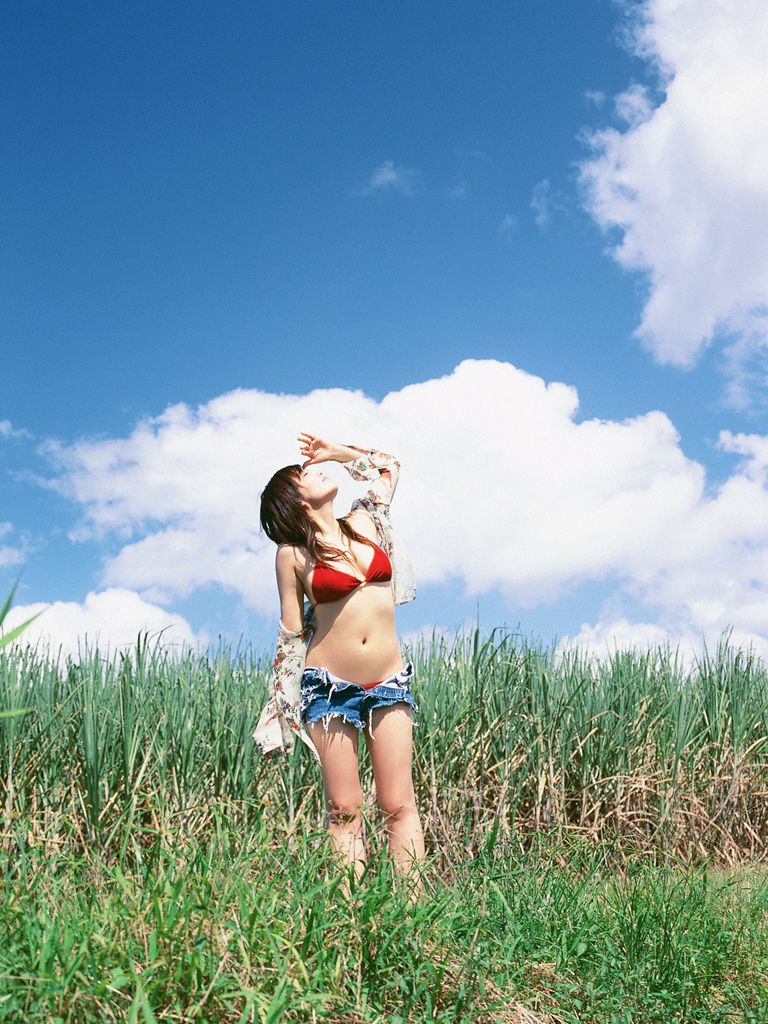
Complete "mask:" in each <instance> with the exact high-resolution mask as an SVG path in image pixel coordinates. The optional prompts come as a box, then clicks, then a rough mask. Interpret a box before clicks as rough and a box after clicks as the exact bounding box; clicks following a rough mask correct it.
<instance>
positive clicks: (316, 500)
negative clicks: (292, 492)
mask: <svg viewBox="0 0 768 1024" xmlns="http://www.w3.org/2000/svg"><path fill="white" fill-rule="evenodd" d="M296 489H297V490H298V492H299V494H300V495H301V497H302V498H303V499H304V501H306V502H307V503H308V504H309V505H310V506H311V507H312V508H318V507H319V506H320V505H323V504H324V503H325V502H326V501H329V500H333V498H334V497H335V495H336V492H337V491H338V489H339V486H338V484H336V483H334V482H333V480H331V478H330V477H328V476H326V475H325V473H324V472H323V471H322V469H320V467H319V466H307V468H306V469H302V470H301V473H300V475H299V481H298V483H297V484H296Z"/></svg>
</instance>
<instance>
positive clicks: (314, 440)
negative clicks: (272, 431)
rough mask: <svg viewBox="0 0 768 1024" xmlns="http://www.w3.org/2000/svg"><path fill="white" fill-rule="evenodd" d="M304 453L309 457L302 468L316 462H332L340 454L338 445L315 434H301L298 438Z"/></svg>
mask: <svg viewBox="0 0 768 1024" xmlns="http://www.w3.org/2000/svg"><path fill="white" fill-rule="evenodd" d="M297 440H298V442H299V447H300V449H301V454H302V455H307V456H309V458H308V459H307V461H306V462H304V463H302V467H301V468H302V469H306V468H307V466H313V465H314V464H315V463H316V462H330V461H331V460H333V459H335V458H336V456H337V455H338V453H339V452H338V445H335V444H330V442H328V441H324V440H323V439H322V438H321V437H317V435H315V434H299V436H298V438H297Z"/></svg>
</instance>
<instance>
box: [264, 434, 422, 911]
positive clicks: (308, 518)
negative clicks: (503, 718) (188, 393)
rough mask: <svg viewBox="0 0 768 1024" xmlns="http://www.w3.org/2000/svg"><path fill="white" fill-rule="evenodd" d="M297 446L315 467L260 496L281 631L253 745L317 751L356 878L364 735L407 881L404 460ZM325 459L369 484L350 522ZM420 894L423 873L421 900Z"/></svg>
mask: <svg viewBox="0 0 768 1024" xmlns="http://www.w3.org/2000/svg"><path fill="white" fill-rule="evenodd" d="M298 440H299V442H300V449H301V452H302V454H303V455H304V456H307V460H306V462H304V463H303V465H298V464H297V465H292V466H285V467H284V468H283V469H280V470H278V471H277V473H275V474H274V476H273V477H272V479H271V480H270V481H269V483H268V484H267V486H266V487H265V489H264V491H263V492H262V495H261V524H262V527H263V529H264V532H265V533H266V534H267V536H268V537H269V538H270V539H271V540H273V541H275V543H276V544H277V545H278V548H277V553H276V559H275V567H276V573H277V586H278V591H279V594H280V629H279V635H278V645H277V657H276V658H275V673H274V675H273V678H272V681H271V686H270V701H269V703H268V704H267V706H266V707H265V708H264V711H263V712H262V715H261V718H260V719H259V724H258V726H257V728H256V732H255V733H254V738H255V739H256V741H257V743H258V744H259V746H260V747H261V750H262V752H263V753H265V754H269V753H271V752H273V751H279V752H282V753H289V752H290V751H291V750H292V749H293V736H294V734H295V735H299V736H300V737H301V738H302V739H303V740H304V741H305V743H306V744H307V746H309V748H310V750H311V751H312V753H313V756H314V757H315V758H316V760H318V761H319V763H320V765H321V768H322V773H323V784H324V788H325V798H326V807H327V811H328V820H329V833H330V836H331V839H332V841H333V845H334V848H335V850H336V851H337V852H338V853H339V854H340V855H341V857H342V859H343V861H344V862H345V863H352V864H353V865H354V870H355V874H356V876H357V877H358V878H359V877H360V875H361V874H362V872H363V870H364V865H365V860H366V850H365V835H364V829H363V822H362V816H361V807H362V792H361V788H360V779H359V773H358V734H359V732H362V733H363V735H364V737H365V740H366V744H367V746H368V750H369V753H370V757H371V763H372V767H373V775H374V782H375V786H376V798H377V802H378V805H379V807H380V809H381V811H382V814H383V816H384V818H385V822H386V826H387V836H388V843H389V851H390V854H391V856H392V859H393V861H394V863H395V865H396V867H397V868H398V870H400V871H401V872H402V873H404V874H409V873H410V869H411V867H412V866H413V865H414V864H415V863H417V862H420V861H423V860H424V837H423V833H422V827H421V821H420V818H419V812H418V808H417V806H416V799H415V794H414V787H413V776H412V754H413V737H412V732H413V725H414V724H416V723H415V722H414V720H413V714H414V712H418V705H417V704H416V701H415V700H414V698H413V695H412V693H411V681H412V679H413V664H412V663H411V662H408V663H407V664H403V658H402V655H401V653H400V647H399V644H398V640H397V632H396V628H395V608H394V606H395V604H402V603H404V602H406V601H410V600H413V598H414V596H415V588H414V586H413V580H412V571H411V569H410V564H409V562H408V560H407V556H406V555H405V552H404V550H403V548H402V545H400V544H399V542H398V541H397V540H396V537H395V534H394V531H393V529H392V524H391V520H390V518H389V504H390V502H391V500H392V495H393V494H394V491H395V488H396V486H397V480H398V477H399V471H400V464H399V462H398V461H397V459H395V458H394V457H393V456H391V455H387V454H386V453H385V452H377V451H375V450H371V449H362V448H357V447H355V446H353V445H338V444H331V443H330V442H328V441H324V440H323V439H322V438H319V437H317V436H315V435H313V434H306V433H302V434H300V435H299V438H298ZM327 461H336V462H339V463H340V464H342V465H343V466H344V467H345V469H347V470H348V471H349V472H350V475H351V476H352V477H353V478H354V479H358V480H370V481H372V484H371V487H370V489H369V490H368V492H367V493H366V495H365V497H364V498H361V499H360V498H359V499H357V500H356V501H354V502H353V504H352V508H351V510H350V512H349V513H348V514H347V515H346V516H344V517H342V518H341V519H337V518H336V516H335V514H334V509H333V499H334V497H335V495H336V493H337V491H338V486H337V485H336V484H335V483H334V482H333V481H332V480H331V479H330V478H329V477H328V476H326V475H325V473H323V472H322V471H321V470H318V469H314V468H310V467H314V466H316V465H318V464H319V463H322V462H327ZM304 595H306V597H307V599H308V601H309V607H308V609H307V611H306V612H305V611H304ZM420 890H421V884H420V879H419V878H418V877H417V878H416V884H415V889H414V891H413V892H412V896H413V897H414V898H415V897H416V896H417V895H418V892H420Z"/></svg>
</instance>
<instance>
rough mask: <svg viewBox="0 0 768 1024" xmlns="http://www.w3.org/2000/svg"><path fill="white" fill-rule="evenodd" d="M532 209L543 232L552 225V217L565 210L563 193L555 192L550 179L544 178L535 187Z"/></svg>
mask: <svg viewBox="0 0 768 1024" xmlns="http://www.w3.org/2000/svg"><path fill="white" fill-rule="evenodd" d="M531 209H532V210H533V212H534V220H535V221H536V223H537V225H538V226H539V227H540V228H541V229H542V230H543V229H544V228H548V227H549V225H550V224H551V223H552V215H553V213H554V212H555V211H556V210H564V209H565V204H564V202H563V197H562V193H560V192H556V191H555V190H553V188H552V185H551V183H550V180H549V178H542V180H541V181H539V182H537V183H536V185H534V188H533V194H532V196H531Z"/></svg>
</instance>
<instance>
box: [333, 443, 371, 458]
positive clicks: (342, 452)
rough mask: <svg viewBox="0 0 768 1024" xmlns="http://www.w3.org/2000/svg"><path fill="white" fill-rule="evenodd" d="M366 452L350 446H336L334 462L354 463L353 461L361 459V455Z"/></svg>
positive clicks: (334, 447) (334, 448)
mask: <svg viewBox="0 0 768 1024" xmlns="http://www.w3.org/2000/svg"><path fill="white" fill-rule="evenodd" d="M365 450H366V449H364V448H354V447H353V446H352V445H349V444H335V445H334V446H333V461H334V462H352V460H353V459H358V458H360V453H361V452H364V451H365Z"/></svg>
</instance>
